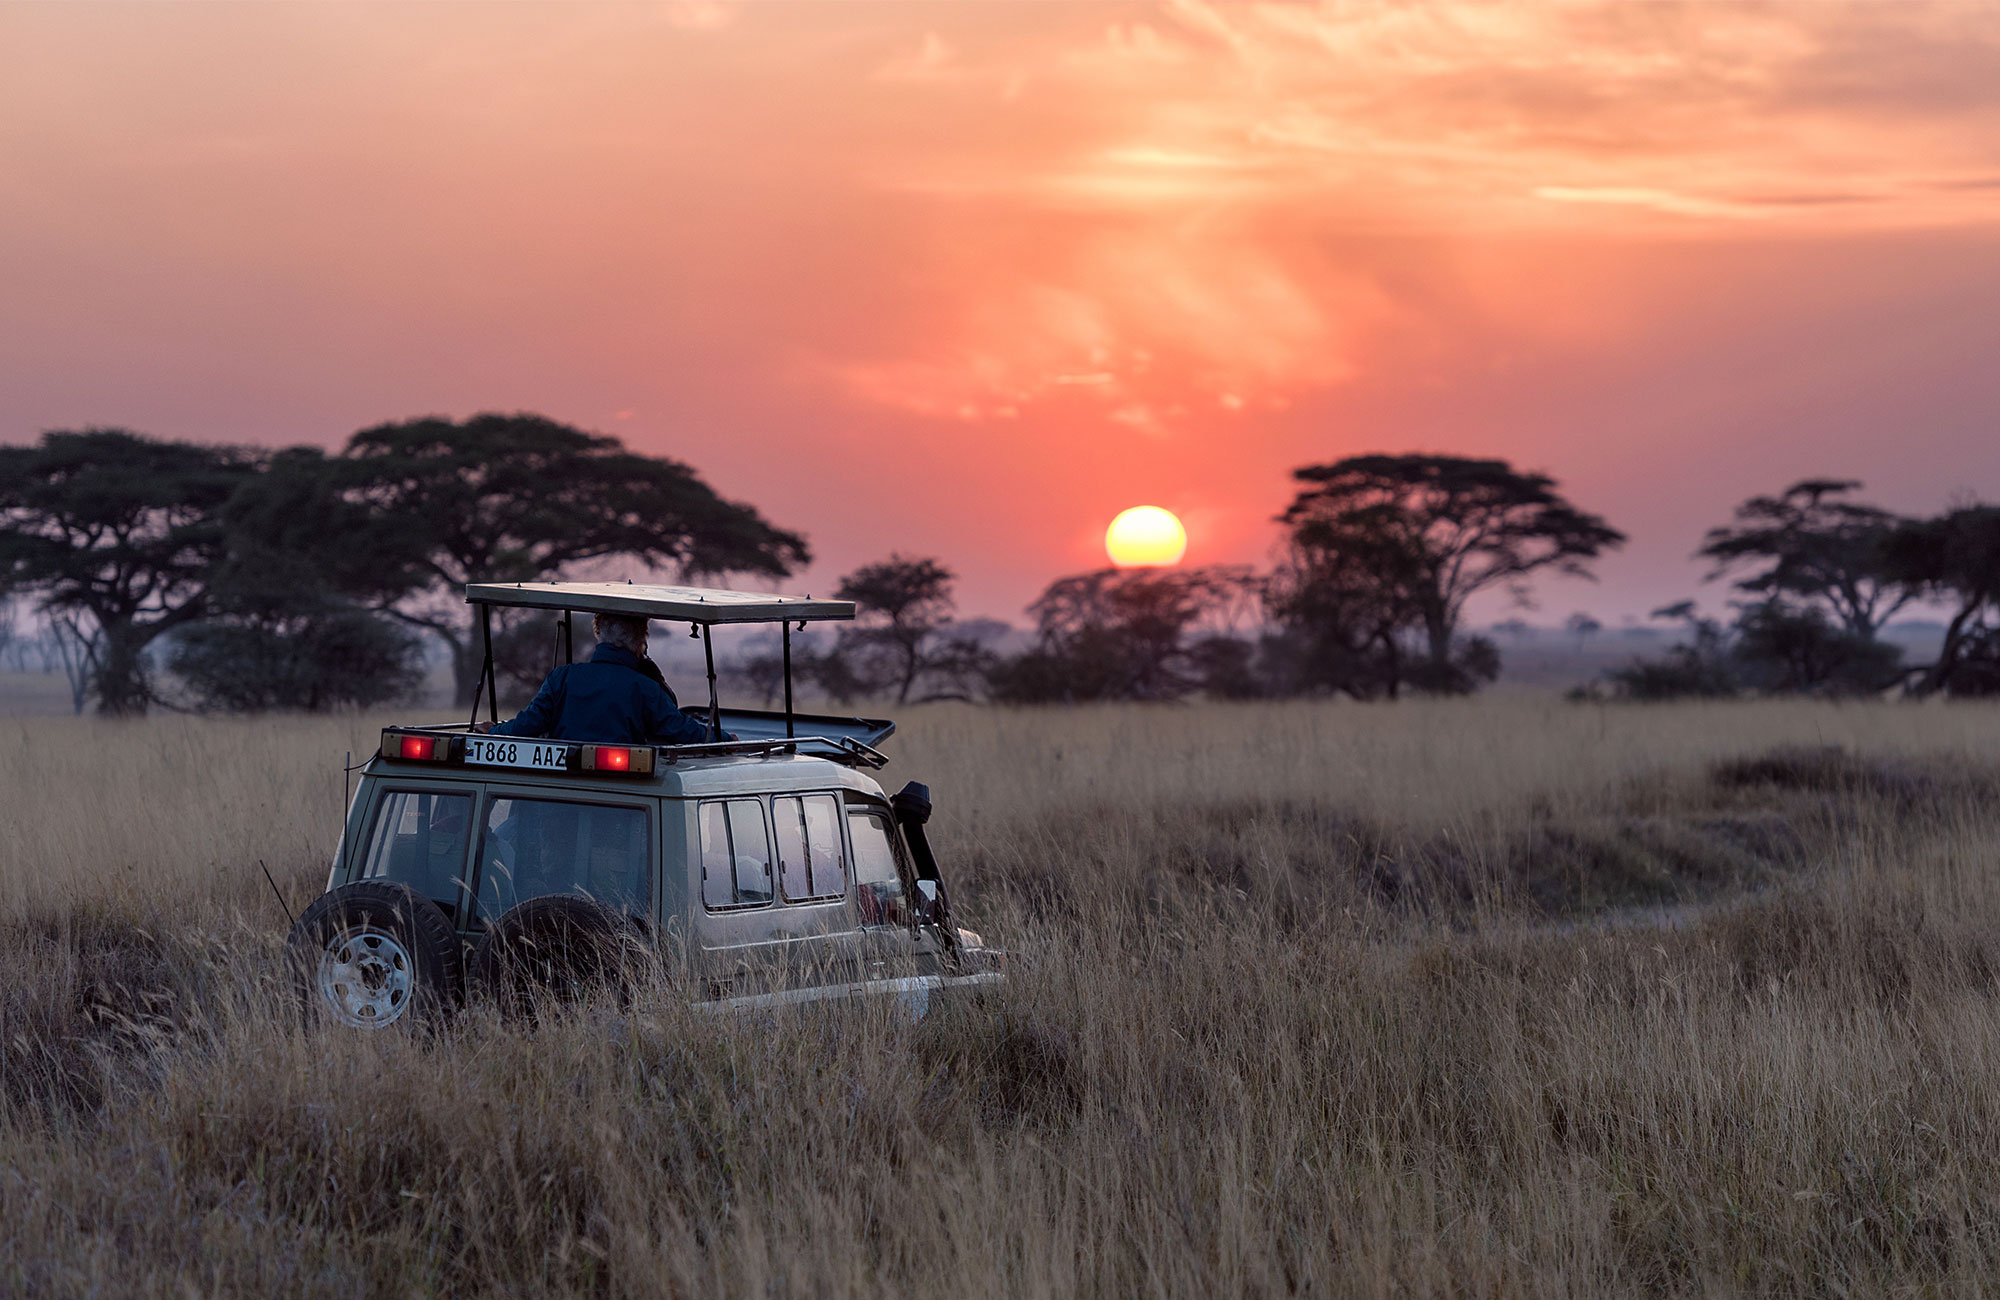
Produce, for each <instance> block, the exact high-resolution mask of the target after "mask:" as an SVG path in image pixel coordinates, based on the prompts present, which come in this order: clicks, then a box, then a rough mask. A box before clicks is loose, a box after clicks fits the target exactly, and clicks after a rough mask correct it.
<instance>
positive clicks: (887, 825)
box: [845, 791, 938, 979]
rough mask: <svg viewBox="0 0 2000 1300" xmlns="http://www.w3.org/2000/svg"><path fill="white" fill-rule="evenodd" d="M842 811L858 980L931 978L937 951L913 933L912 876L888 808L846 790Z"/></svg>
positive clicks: (913, 892)
mask: <svg viewBox="0 0 2000 1300" xmlns="http://www.w3.org/2000/svg"><path fill="white" fill-rule="evenodd" d="M845 811H846V816H847V836H848V843H849V846H850V852H851V853H852V855H853V862H854V906H855V913H856V920H857V921H858V922H859V925H860V930H859V940H860V944H859V946H860V948H861V960H862V975H863V977H864V978H868V979H885V978H896V977H900V976H904V975H910V974H918V975H928V974H933V973H935V972H936V970H937V968H938V962H937V954H936V951H935V949H934V947H933V946H932V945H931V944H930V943H928V942H926V941H925V940H923V939H922V938H920V937H919V936H918V934H917V933H916V932H915V925H914V919H915V918H914V916H913V914H912V912H911V900H912V898H914V897H915V889H916V883H915V880H916V878H915V873H914V871H913V870H912V868H911V865H910V862H909V860H908V858H907V857H906V856H905V852H904V848H903V837H902V836H901V835H900V834H898V833H897V831H896V819H895V817H894V816H893V815H892V814H891V813H890V810H889V805H888V804H886V803H884V802H882V801H881V800H878V799H871V798H868V797H867V796H865V795H858V794H856V793H854V792H853V791H849V792H848V795H847V804H846V809H845Z"/></svg>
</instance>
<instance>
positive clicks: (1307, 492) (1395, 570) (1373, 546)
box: [1279, 454, 1625, 689]
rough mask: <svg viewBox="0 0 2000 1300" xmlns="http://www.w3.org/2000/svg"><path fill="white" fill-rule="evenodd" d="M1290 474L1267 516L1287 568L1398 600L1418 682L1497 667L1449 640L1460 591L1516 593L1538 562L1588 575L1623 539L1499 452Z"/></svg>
mask: <svg viewBox="0 0 2000 1300" xmlns="http://www.w3.org/2000/svg"><path fill="white" fill-rule="evenodd" d="M1292 477H1293V478H1295V479H1297V480H1298V481H1299V482H1300V483H1301V484H1303V485H1304V486H1303V487H1301V488H1300V490H1299V492H1298V495H1297V496H1296V497H1294V498H1293V500H1292V503H1291V505H1290V506H1289V507H1287V508H1286V510H1285V512H1284V514H1282V515H1281V516H1279V522H1281V523H1283V524H1284V525H1285V526H1286V528H1287V529H1288V530H1289V538H1288V541H1289V545H1290V551H1291V556H1292V565H1291V567H1292V569H1293V570H1294V572H1295V573H1296V574H1297V575H1298V578H1299V579H1300V580H1301V581H1303V582H1307V583H1310V582H1311V581H1313V580H1314V577H1315V575H1317V574H1322V573H1331V574H1339V575H1341V576H1342V580H1343V581H1347V582H1364V583H1369V584H1372V585H1373V586H1374V587H1375V588H1376V589H1377V590H1376V596H1375V604H1376V605H1378V606H1380V607H1381V608H1382V609H1383V610H1407V611H1408V613H1409V615H1410V616H1411V618H1412V620H1413V623H1414V627H1415V628H1416V629H1417V630H1418V631H1420V632H1421V634H1422V637H1423V639H1424V642H1425V645H1426V648H1427V650H1428V655H1427V662H1426V663H1425V664H1424V665H1422V667H1423V669H1424V673H1423V674H1422V680H1424V681H1425V682H1426V683H1428V684H1431V685H1433V686H1436V687H1438V688H1441V689H1451V688H1453V686H1454V684H1459V683H1463V682H1464V681H1465V680H1466V677H1467V666H1468V664H1469V665H1470V666H1471V667H1473V668H1475V669H1476V670H1477V671H1478V672H1480V673H1483V672H1484V671H1485V670H1486V669H1487V668H1489V667H1497V664H1496V665H1489V664H1488V663H1487V660H1488V659H1489V658H1490V657H1491V647H1490V645H1487V644H1484V643H1482V644H1481V645H1480V646H1464V647H1458V646H1455V645H1454V640H1455V638H1456V636H1457V632H1458V624H1459V618H1460V616H1461V615H1462V614H1463V612H1464V610H1465V603H1466V601H1468V600H1470V599H1471V598H1472V597H1473V596H1474V595H1475V594H1477V593H1479V592H1481V591H1485V590H1487V589H1489V588H1493V587H1502V588H1506V589H1508V590H1511V591H1512V592H1514V594H1515V595H1516V597H1517V598H1519V599H1525V598H1526V580H1527V578H1528V577H1529V576H1530V575H1531V574H1534V573H1536V572H1539V571H1541V570H1544V569H1549V570H1553V571H1555V572H1557V573H1562V574H1566V575H1569V576H1572V577H1585V578H1587V577H1591V576H1593V575H1592V574H1591V572H1590V565H1589V562H1590V561H1591V560H1594V559H1596V558H1597V557H1598V556H1599V555H1600V554H1602V553H1603V552H1604V551H1606V550H1609V549H1611V548H1614V547H1617V546H1619V545H1621V544H1623V542H1624V540H1625V536H1624V534H1623V533H1620V532H1619V531H1617V530H1616V529H1614V528H1612V527H1611V526H1610V525H1608V524H1606V523H1605V522H1604V520H1603V519H1601V518H1599V517H1598V516H1596V515H1593V514H1589V513H1586V512H1585V511H1582V510H1579V509H1577V508H1576V507H1575V506H1574V505H1572V504H1571V503H1570V502H1569V501H1568V500H1566V499H1565V498H1564V497H1563V496H1562V495H1561V494H1560V493H1558V492H1557V491H1556V484H1555V480H1554V479H1552V478H1550V477H1549V476H1548V475H1546V474H1537V473H1531V472H1524V471H1520V470H1516V469H1515V468H1514V467H1513V466H1512V465H1510V464H1508V463H1507V462H1506V461H1504V460H1475V459H1470V458H1467V457H1463V456H1433V455H1401V456H1392V455H1382V454H1376V455H1366V456H1350V457H1347V458H1346V459H1344V460H1339V461H1335V462H1333V463H1331V464H1327V465H1307V466H1304V467H1303V468H1300V469H1297V470H1294V471H1293V473H1292ZM1357 565H1358V568H1357ZM1371 575H1372V576H1371ZM1301 598H1305V597H1304V596H1303V595H1302V597H1301ZM1455 655H1456V656H1457V657H1458V658H1459V659H1464V660H1467V663H1466V664H1455V663H1454V657H1455ZM1475 661H1476V662H1475Z"/></svg>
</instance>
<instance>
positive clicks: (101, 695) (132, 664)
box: [91, 623, 153, 717]
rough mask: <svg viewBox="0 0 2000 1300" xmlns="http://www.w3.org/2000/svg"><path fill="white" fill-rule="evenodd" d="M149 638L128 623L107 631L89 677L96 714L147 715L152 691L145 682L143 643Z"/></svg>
mask: <svg viewBox="0 0 2000 1300" xmlns="http://www.w3.org/2000/svg"><path fill="white" fill-rule="evenodd" d="M151 639H152V638H151V637H150V636H148V635H147V634H146V633H144V632H141V631H137V630H135V629H134V628H133V627H132V625H131V624H130V623H126V624H124V625H123V626H119V627H110V628H106V629H105V631H104V644H103V648H102V650H101V651H100V652H99V654H98V659H97V666H96V669H95V670H94V671H93V672H92V674H91V692H92V693H93V694H95V695H96V696H97V711H98V712H99V713H101V714H104V715H106V716H107V717H138V716H140V715H142V714H144V713H145V712H146V706H147V704H149V703H151V701H152V698H153V692H152V689H151V687H150V686H149V685H148V684H147V681H146V660H145V649H146V643H147V642H148V641H149V640H151Z"/></svg>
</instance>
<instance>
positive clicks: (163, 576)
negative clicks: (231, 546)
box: [0, 429, 257, 714]
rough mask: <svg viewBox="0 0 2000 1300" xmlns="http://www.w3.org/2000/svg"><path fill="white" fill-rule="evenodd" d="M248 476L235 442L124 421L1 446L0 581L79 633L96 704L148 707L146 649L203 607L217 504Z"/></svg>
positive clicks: (251, 461)
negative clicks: (154, 433)
mask: <svg viewBox="0 0 2000 1300" xmlns="http://www.w3.org/2000/svg"><path fill="white" fill-rule="evenodd" d="M256 472H257V462H256V459H255V457H253V456H252V455H251V454H250V453H248V452H245V451H242V450H239V449H236V448H230V447H203V446H197V445H195V444H193V443H185V442H164V441H160V440H157V439H152V438H146V437H141V436H140V435H138V434H135V433H129V432H126V431H125V430H122V429H86V430H82V431H67V430H56V431H52V432H49V433H46V434H43V435H42V439H41V441H40V442H38V443H36V444H35V445H33V446H29V447H5V448H0V587H5V588H8V589H11V590H14V591H19V592H22V593H24V594H28V595H31V596H33V597H35V598H36V601H37V603H38V604H39V605H40V607H41V608H42V609H43V610H44V611H45V612H46V613H47V614H48V615H49V616H50V617H51V619H52V620H54V621H56V622H57V623H58V624H60V625H64V626H67V627H68V628H69V629H70V631H72V632H73V633H74V634H75V637H76V639H77V641H78V643H79V645H80V647H81V649H82V653H83V656H84V666H83V667H84V673H85V689H86V690H87V691H88V693H89V694H90V695H93V696H95V697H96V699H97V707H98V709H99V710H100V711H102V712H104V713H114V714H119V713H143V712H145V710H146V707H147V706H148V705H149V704H150V703H152V701H153V688H152V683H151V681H150V679H149V676H148V673H147V667H146V653H145V652H146V648H147V647H148V646H149V645H151V644H152V643H153V642H154V641H155V640H156V639H157V638H159V637H160V636H161V635H163V634H165V633H167V632H169V631H172V630H173V629H175V628H178V627H181V626H184V625H186V624H189V623H192V622H194V621H195V620H196V619H199V618H201V617H202V616H203V615H204V614H206V613H207V611H208V607H209V589H208V581H209V573H210V568H211V566H212V565H213V564H214V563H215V562H216V560H217V559H218V558H219V557H220V555H221V554H222V551H223V544H224V532H225V530H224V527H223V524H222V522H221V520H220V518H219V512H220V510H221V508H222V506H223V505H224V503H225V502H227V501H228V500H229V498H230V496H231V495H232V494H233V493H234V492H235V491H236V489H237V488H238V487H239V486H240V485H241V484H242V483H244V482H245V481H246V480H247V479H249V478H250V477H251V476H252V475H254V474H255V473H256ZM80 699H81V697H79V700H80Z"/></svg>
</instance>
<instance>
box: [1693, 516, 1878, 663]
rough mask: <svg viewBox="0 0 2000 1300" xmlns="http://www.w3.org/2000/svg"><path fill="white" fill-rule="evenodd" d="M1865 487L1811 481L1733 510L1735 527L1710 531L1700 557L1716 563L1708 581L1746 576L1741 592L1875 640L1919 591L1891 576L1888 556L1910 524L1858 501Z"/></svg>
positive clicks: (1741, 584) (1702, 544) (1742, 578)
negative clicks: (1824, 616)
mask: <svg viewBox="0 0 2000 1300" xmlns="http://www.w3.org/2000/svg"><path fill="white" fill-rule="evenodd" d="M1860 487H1861V484H1860V483H1859V482H1857V481H1855V480H1853V479H1828V478H1814V479H1804V480H1802V481H1800V482H1797V483H1794V484H1792V486H1790V487H1788V488H1786V489H1785V490H1784V491H1783V492H1781V493H1779V494H1778V495H1777V496H1763V497H1751V498H1750V499H1749V500H1748V501H1745V502H1744V503H1743V504H1742V505H1740V506H1738V507H1736V519H1735V522H1733V523H1730V524H1727V525H1724V526H1723V527H1721V528H1712V529H1710V530H1709V532H1708V535H1707V536H1706V537H1704V538H1703V539H1702V543H1701V549H1700V550H1699V551H1696V552H1695V554H1697V555H1699V556H1702V557H1703V558H1705V559H1709V560H1713V561H1714V562H1715V568H1714V569H1713V571H1711V572H1710V574H1709V577H1710V579H1715V578H1719V577H1722V576H1723V575H1725V574H1730V573H1738V574H1744V576H1743V577H1741V578H1739V579H1738V580H1737V582H1736V588H1737V590H1739V591H1747V592H1750V593H1752V594H1754V595H1758V596H1762V597H1764V598H1765V599H1767V600H1781V599H1790V600H1796V601H1799V602H1801V603H1804V604H1807V605H1819V606H1822V607H1824V608H1825V609H1826V610H1827V611H1828V612H1829V613H1831V614H1832V615H1833V617H1834V618H1835V619H1836V620H1838V621H1839V623H1840V625H1841V626H1842V627H1844V628H1846V629H1847V631H1848V632H1849V633H1851V634H1853V635H1854V636H1857V637H1861V638H1863V639H1866V640H1873V639H1874V638H1875V636H1876V634H1877V633H1878V632H1879V631H1880V630H1881V628H1882V625H1883V624H1884V623H1886V622H1888V621H1889V618H1890V616H1891V615H1893V614H1894V613H1895V612H1896V611H1897V610H1899V609H1901V608H1902V607H1903V606H1904V605H1906V604H1908V603H1909V602H1910V601H1911V600H1913V599H1915V598H1916V595H1917V587H1916V586H1915V585H1913V584H1911V583H1908V582H1905V581H1902V580H1901V579H1900V578H1899V577H1898V576H1897V575H1896V574H1894V573H1892V572H1891V571H1890V569H1889V565H1888V561H1887V557H1886V553H1885V551H1884V545H1885V543H1886V541H1887V539H1888V537H1889V535H1890V534H1891V533H1893V532H1895V531H1896V530H1897V529H1898V528H1900V527H1901V526H1903V525H1904V524H1905V523H1907V522H1908V521H1907V520H1904V519H1902V518H1901V517H1899V516H1897V515H1893V514H1890V513H1889V512H1888V511H1887V510H1883V509H1881V508H1879V507H1876V506H1871V505H1864V504H1863V503H1861V502H1859V501H1855V500H1853V499H1852V494H1853V493H1854V492H1855V491H1856V490H1857V489H1859V488H1860ZM1746 570H1747V571H1748V572H1747V573H1746V572H1745V571H1746Z"/></svg>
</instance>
